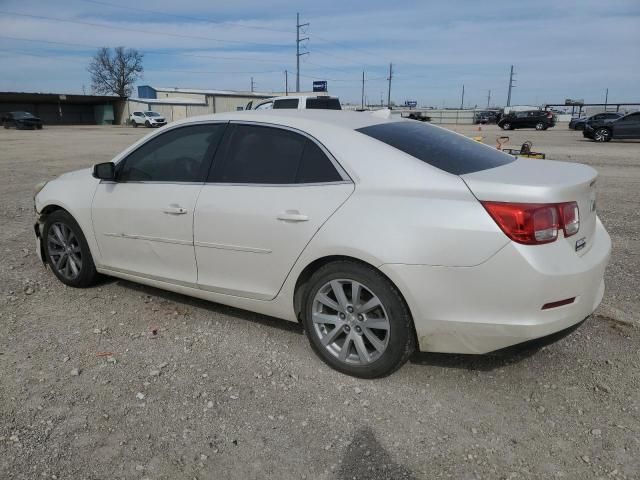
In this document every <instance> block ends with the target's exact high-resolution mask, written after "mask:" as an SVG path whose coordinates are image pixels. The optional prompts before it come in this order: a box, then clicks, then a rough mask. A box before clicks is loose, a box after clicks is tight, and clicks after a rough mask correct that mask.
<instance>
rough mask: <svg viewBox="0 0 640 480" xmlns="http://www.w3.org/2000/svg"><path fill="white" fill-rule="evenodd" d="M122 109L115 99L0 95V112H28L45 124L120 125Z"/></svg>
mask: <svg viewBox="0 0 640 480" xmlns="http://www.w3.org/2000/svg"><path fill="white" fill-rule="evenodd" d="M124 107H125V100H124V99H121V98H120V97H115V96H100V95H70V94H61V93H26V92H0V113H4V112H29V113H32V114H34V115H35V116H37V117H40V118H41V119H42V121H43V122H44V123H45V125H70V124H76V125H77V124H85V125H104V124H113V123H121V116H122V112H123V110H124Z"/></svg>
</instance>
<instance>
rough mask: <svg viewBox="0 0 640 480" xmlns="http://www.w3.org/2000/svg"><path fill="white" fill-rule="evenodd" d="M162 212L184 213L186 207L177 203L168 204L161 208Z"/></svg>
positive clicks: (171, 213)
mask: <svg viewBox="0 0 640 480" xmlns="http://www.w3.org/2000/svg"><path fill="white" fill-rule="evenodd" d="M162 211H163V212H164V213H168V214H169V215H184V214H185V213H187V209H186V208H184V207H180V206H178V205H169V206H168V207H165V208H164V210H162Z"/></svg>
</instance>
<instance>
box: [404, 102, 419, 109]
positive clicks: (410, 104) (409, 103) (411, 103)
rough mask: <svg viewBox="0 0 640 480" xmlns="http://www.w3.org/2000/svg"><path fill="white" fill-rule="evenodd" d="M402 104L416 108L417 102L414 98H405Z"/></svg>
mask: <svg viewBox="0 0 640 480" xmlns="http://www.w3.org/2000/svg"><path fill="white" fill-rule="evenodd" d="M404 104H405V105H406V106H407V107H409V108H416V107H417V106H418V102H416V101H415V100H407V101H406V102H404Z"/></svg>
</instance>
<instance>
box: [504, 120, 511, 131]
mask: <svg viewBox="0 0 640 480" xmlns="http://www.w3.org/2000/svg"><path fill="white" fill-rule="evenodd" d="M502 129H503V130H511V124H510V123H509V122H504V123H503V124H502Z"/></svg>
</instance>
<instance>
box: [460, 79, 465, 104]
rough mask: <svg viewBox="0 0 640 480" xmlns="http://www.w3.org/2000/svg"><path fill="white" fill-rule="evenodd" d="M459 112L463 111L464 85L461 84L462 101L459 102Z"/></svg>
mask: <svg viewBox="0 0 640 480" xmlns="http://www.w3.org/2000/svg"><path fill="white" fill-rule="evenodd" d="M460 110H464V83H463V84H462V100H461V101H460Z"/></svg>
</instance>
